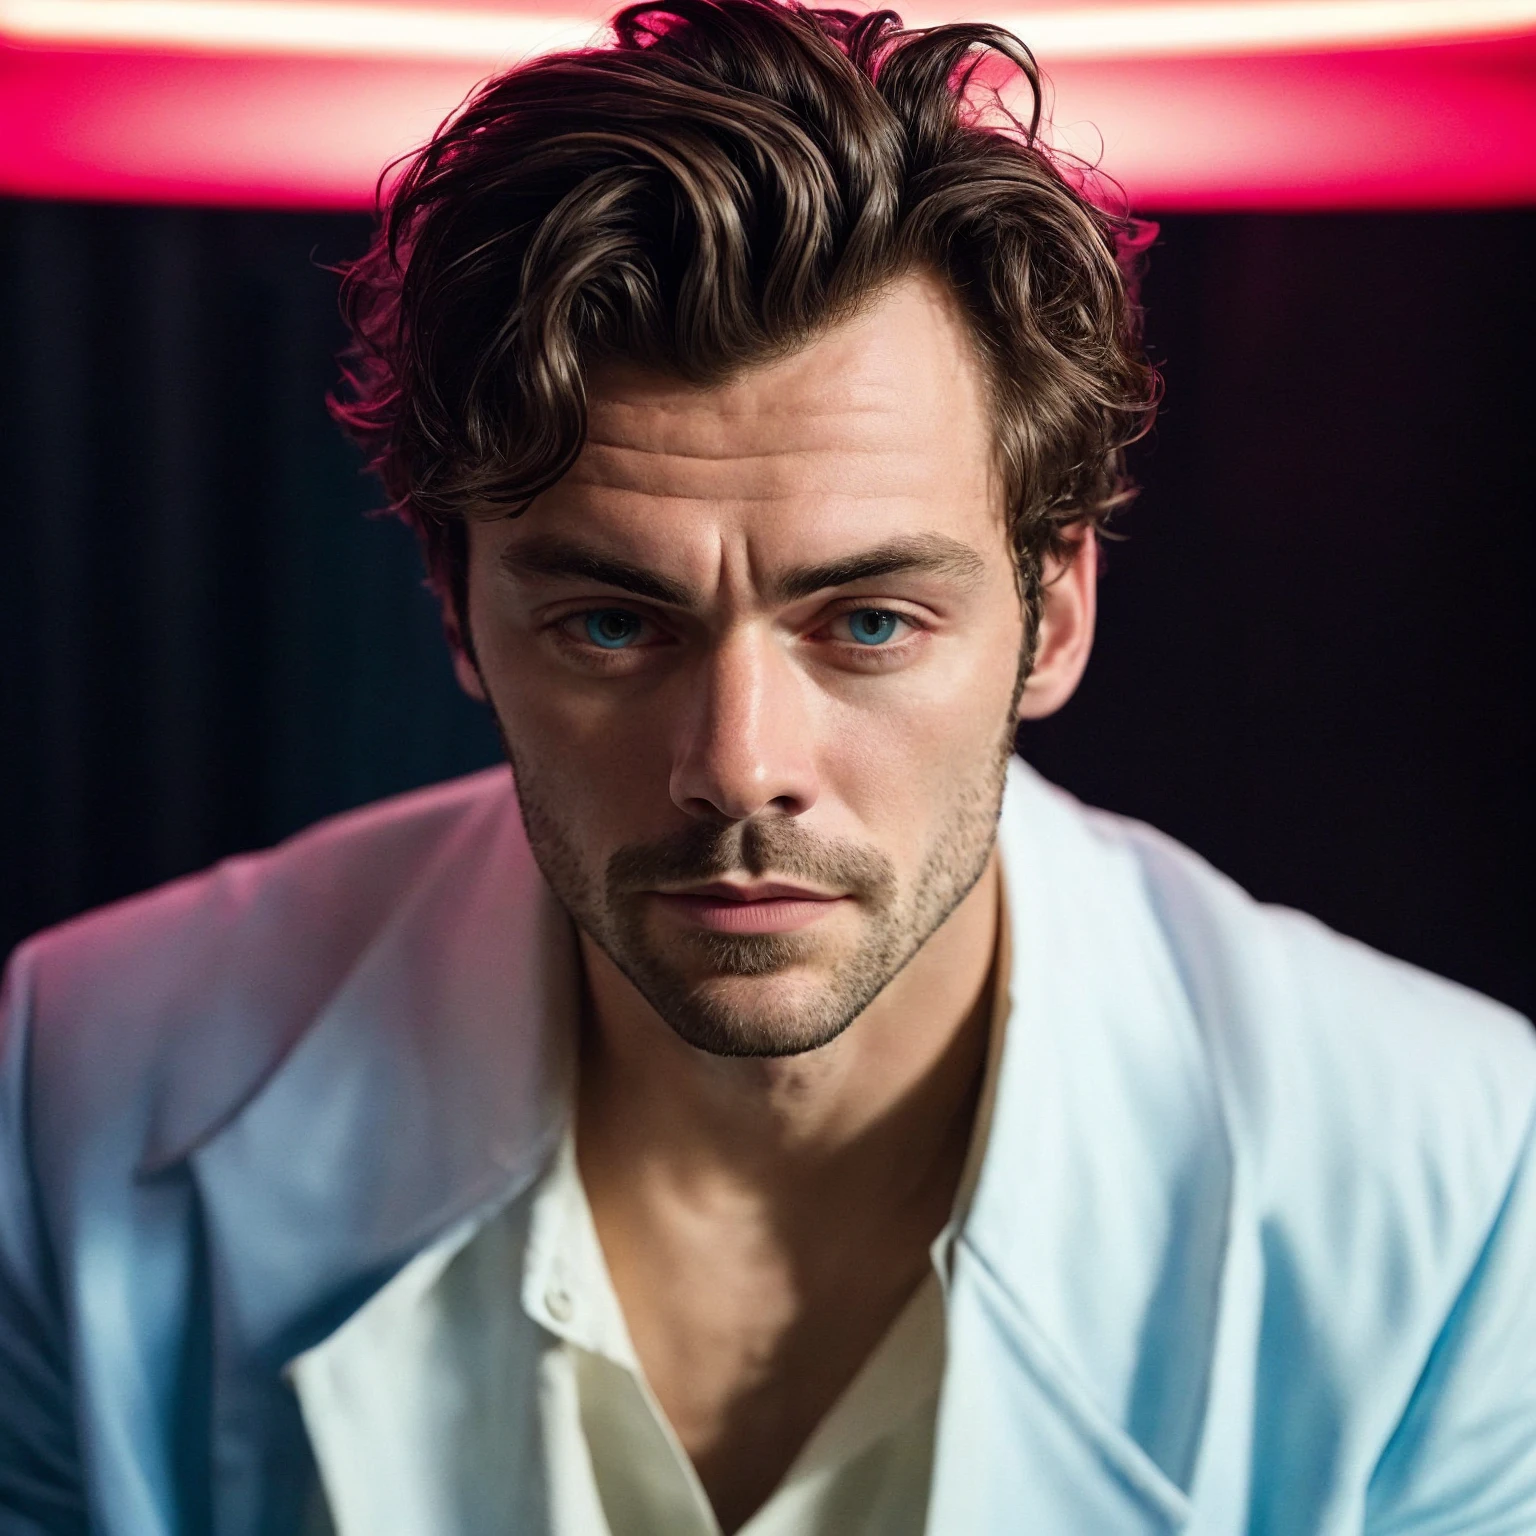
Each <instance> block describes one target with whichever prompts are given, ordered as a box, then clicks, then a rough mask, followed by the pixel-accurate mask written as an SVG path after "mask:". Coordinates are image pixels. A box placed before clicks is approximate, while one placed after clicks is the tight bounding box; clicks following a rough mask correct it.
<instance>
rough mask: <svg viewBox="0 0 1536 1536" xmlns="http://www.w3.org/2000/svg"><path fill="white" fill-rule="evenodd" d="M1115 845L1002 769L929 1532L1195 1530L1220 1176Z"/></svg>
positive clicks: (1116, 833)
mask: <svg viewBox="0 0 1536 1536" xmlns="http://www.w3.org/2000/svg"><path fill="white" fill-rule="evenodd" d="M1119 827H1120V824H1118V823H1114V822H1110V821H1108V820H1102V821H1101V820H1099V819H1097V818H1095V817H1094V816H1093V814H1092V813H1085V812H1084V811H1083V810H1082V808H1080V807H1078V806H1077V805H1076V804H1075V803H1074V802H1072V801H1070V800H1069V799H1068V797H1066V796H1064V795H1061V794H1060V793H1059V792H1058V791H1056V790H1054V789H1052V788H1051V787H1050V786H1048V785H1046V784H1045V783H1044V782H1043V781H1042V780H1040V779H1039V778H1038V777H1037V776H1036V775H1035V774H1034V773H1033V772H1032V771H1031V770H1029V769H1027V768H1025V767H1024V766H1023V765H1022V764H1015V766H1014V770H1013V773H1012V777H1011V780H1010V785H1009V791H1008V795H1007V799H1006V802H1005V806H1004V813H1003V821H1002V826H1001V828H1000V833H999V838H1000V846H1001V849H1002V854H1003V865H1004V871H1005V876H1006V880H1007V886H1008V908H1009V920H1010V925H1011V938H1012V943H1013V957H1014V959H1013V974H1012V994H1013V995H1012V1000H1011V1001H1012V1008H1011V1016H1010V1022H1009V1026H1008V1035H1007V1039H1006V1041H1005V1044H1004V1049H1003V1054H1002V1059H1001V1062H1000V1065H999V1068H998V1073H999V1076H998V1084H997V1093H996V1103H995V1109H994V1114H993V1121H992V1126H991V1131H990V1136H989V1142H988V1147H987V1153H986V1157H985V1160H984V1162H983V1165H982V1171H981V1176H980V1180H979V1182H978V1185H977V1189H976V1195H975V1198H974V1200H973V1202H972V1205H971V1209H970V1212H969V1215H968V1217H967V1220H966V1222H965V1225H964V1228H963V1230H962V1233H961V1237H960V1240H959V1242H958V1244H957V1245H956V1255H955V1267H954V1273H953V1277H952V1286H951V1301H950V1320H949V1330H950V1340H949V1342H950V1355H949V1363H948V1366H947V1370H946V1377H945V1386H944V1395H943V1401H942V1407H941V1416H940V1428H939V1440H938V1446H937V1456H936V1468H935V1482H934V1492H933V1501H932V1506H931V1511H932V1513H931V1518H930V1523H929V1528H930V1530H932V1531H934V1532H935V1533H940V1532H949V1531H961V1530H963V1531H967V1532H975V1533H978V1536H986V1533H992V1532H997V1533H1003V1532H1013V1531H1018V1530H1041V1531H1052V1532H1063V1533H1073V1532H1079V1531H1080V1532H1084V1533H1087V1532H1095V1533H1097V1532H1116V1533H1126V1536H1134V1533H1142V1532H1144V1533H1147V1536H1153V1533H1160V1532H1172V1531H1177V1530H1179V1529H1181V1528H1182V1527H1183V1525H1184V1524H1185V1523H1186V1522H1187V1520H1188V1517H1189V1505H1190V1501H1189V1497H1188V1493H1189V1489H1190V1487H1191V1486H1192V1483H1193V1480H1194V1472H1195V1466H1196V1460H1197V1456H1198V1452H1199V1449H1200V1443H1201V1437H1202V1432H1203V1428H1204V1423H1205V1416H1206V1405H1207V1397H1208V1382H1209V1378H1210V1373H1211V1368H1212V1364H1213V1355H1214V1343H1213V1340H1214V1337H1215V1329H1216V1322H1217V1317H1218V1313H1219V1310H1220V1309H1219V1297H1220V1293H1221V1286H1222V1276H1223V1268H1224V1259H1225V1250H1226V1236H1227V1225H1228V1209H1229V1203H1230V1199H1231V1183H1232V1174H1231V1167H1230V1159H1229V1156H1228V1152H1227V1139H1226V1135H1225V1131H1224V1127H1223V1122H1222V1118H1221V1115H1220V1111H1219V1106H1218V1102H1217V1098H1216V1094H1215V1090H1214V1087H1213V1085H1212V1083H1211V1081H1210V1079H1209V1076H1208V1073H1207V1069H1206V1066H1205V1059H1204V1055H1203V1052H1202V1050H1201V1047H1200V1041H1199V1036H1198V1032H1197V1029H1196V1024H1195V1020H1194V1017H1193V1015H1192V1012H1191V1010H1190V1007H1189V1004H1188V1001H1187V998H1186V996H1185V993H1184V989H1183V987H1182V986H1181V984H1180V980H1179V976H1178V973H1177V970H1176V968H1175V966H1174V963H1173V960H1172V958H1171V955H1170V953H1169V949H1168V945H1167V942H1166V940H1165V938H1164V936H1163V935H1162V932H1161V930H1160V928H1159V926H1158V921H1157V914H1156V913H1155V912H1154V911H1153V909H1152V906H1151V904H1150V903H1149V901H1148V898H1147V895H1146V892H1145V886H1144V883H1143V881H1142V879H1141V877H1140V872H1139V867H1138V865H1137V862H1136V859H1135V857H1134V855H1133V854H1132V852H1131V851H1130V850H1129V848H1128V847H1127V845H1126V843H1125V839H1124V834H1123V832H1122V831H1121V830H1120V829H1119Z"/></svg>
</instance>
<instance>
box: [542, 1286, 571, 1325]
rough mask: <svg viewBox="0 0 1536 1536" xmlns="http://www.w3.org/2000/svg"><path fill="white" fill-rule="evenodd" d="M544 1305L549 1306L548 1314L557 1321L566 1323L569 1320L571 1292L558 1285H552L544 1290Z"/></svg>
mask: <svg viewBox="0 0 1536 1536" xmlns="http://www.w3.org/2000/svg"><path fill="white" fill-rule="evenodd" d="M544 1305H545V1306H546V1307H548V1308H549V1315H550V1316H551V1317H552V1318H554V1320H555V1321H556V1322H557V1323H568V1322H570V1320H571V1312H572V1311H573V1310H574V1309H573V1308H572V1306H571V1293H570V1292H569V1291H567V1290H565V1289H563V1288H562V1287H560V1286H558V1285H552V1286H550V1288H549V1289H548V1290H547V1291H545V1292H544Z"/></svg>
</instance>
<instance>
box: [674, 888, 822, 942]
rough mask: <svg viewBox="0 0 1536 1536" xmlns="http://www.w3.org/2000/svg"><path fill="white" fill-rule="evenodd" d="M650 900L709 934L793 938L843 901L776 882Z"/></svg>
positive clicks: (698, 890) (697, 890)
mask: <svg viewBox="0 0 1536 1536" xmlns="http://www.w3.org/2000/svg"><path fill="white" fill-rule="evenodd" d="M651 896H652V899H653V900H654V901H655V902H656V903H658V904H659V905H660V906H661V908H662V909H663V910H664V911H666V912H667V913H668V914H669V915H670V916H672V917H673V918H674V919H676V920H677V921H680V922H682V923H684V924H686V925H687V926H690V927H695V928H702V929H704V930H706V931H707V932H711V933H732V934H750V933H765V934H766V933H796V932H799V931H800V930H801V929H804V928H809V927H810V926H812V925H813V924H815V923H818V922H821V921H822V920H823V919H825V918H826V917H828V916H829V915H830V914H831V913H832V912H834V911H836V910H838V909H839V908H840V907H841V906H842V905H843V904H844V903H845V902H846V901H848V900H849V898H848V897H846V896H838V895H831V894H828V893H827V892H824V891H816V890H812V889H809V888H807V887H805V886H799V885H787V884H784V883H783V882H780V881H763V882H759V883H755V884H751V885H732V884H730V883H729V882H726V881H714V882H711V883H710V884H707V885H696V886H689V887H687V888H686V889H684V890H681V891H653V892H652V893H651Z"/></svg>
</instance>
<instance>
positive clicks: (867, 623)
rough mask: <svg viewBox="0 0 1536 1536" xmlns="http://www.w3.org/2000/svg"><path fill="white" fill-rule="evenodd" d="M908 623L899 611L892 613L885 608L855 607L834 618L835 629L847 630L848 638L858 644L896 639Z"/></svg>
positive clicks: (882, 642)
mask: <svg viewBox="0 0 1536 1536" xmlns="http://www.w3.org/2000/svg"><path fill="white" fill-rule="evenodd" d="M906 623H907V621H906V620H905V619H904V618H902V616H901V615H900V614H899V613H891V612H890V611H889V610H888V609H885V608H855V609H854V610H853V612H852V613H845V614H843V615H841V617H839V618H838V619H836V620H834V622H833V629H834V631H836V630H838V629H843V630H845V631H846V634H847V637H848V639H850V640H852V641H853V642H854V643H855V644H856V645H884V644H885V643H886V642H887V641H888V640H893V639H895V637H896V635H897V634H898V633H899V632H900V630H901V629H902V627H903V626H904V625H905V624H906ZM839 638H842V637H841V636H839Z"/></svg>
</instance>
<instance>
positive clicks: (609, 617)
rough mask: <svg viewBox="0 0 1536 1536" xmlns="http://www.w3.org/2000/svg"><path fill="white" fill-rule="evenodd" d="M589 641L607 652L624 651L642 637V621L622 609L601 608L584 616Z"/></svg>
mask: <svg viewBox="0 0 1536 1536" xmlns="http://www.w3.org/2000/svg"><path fill="white" fill-rule="evenodd" d="M583 618H584V619H585V621H586V622H585V624H584V626H583V627H584V628H585V629H586V632H587V639H589V640H590V641H591V642H592V644H593V645H600V646H601V647H602V648H603V649H604V650H605V651H622V650H623V649H624V648H625V647H626V646H629V645H633V644H634V643H635V641H636V640H637V639H639V637H640V620H639V618H638V617H636V615H634V614H632V613H626V612H625V611H624V609H622V608H599V609H597V610H595V611H594V612H592V613H588V614H584V615H583Z"/></svg>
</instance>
